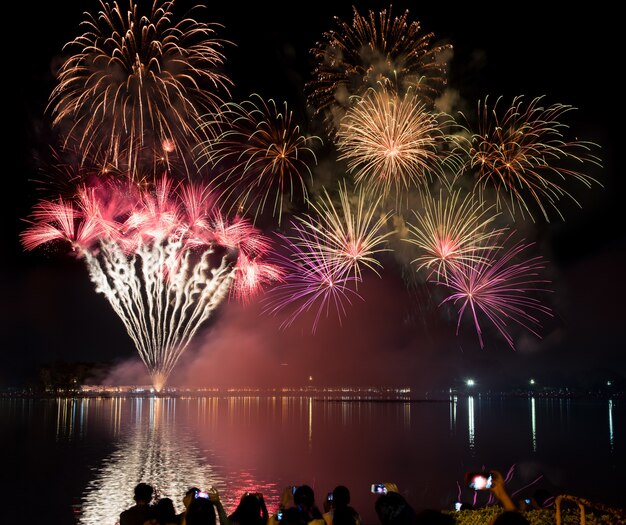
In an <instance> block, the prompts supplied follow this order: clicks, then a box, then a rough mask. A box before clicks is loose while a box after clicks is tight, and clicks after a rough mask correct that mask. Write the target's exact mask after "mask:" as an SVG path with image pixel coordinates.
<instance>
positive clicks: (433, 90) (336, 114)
mask: <svg viewBox="0 0 626 525" xmlns="http://www.w3.org/2000/svg"><path fill="white" fill-rule="evenodd" d="M353 11H354V18H353V20H352V24H349V23H347V22H344V21H342V20H340V19H339V18H337V17H335V23H336V26H337V27H336V29H333V30H332V31H328V32H326V33H324V34H323V37H322V40H321V41H320V42H318V43H317V44H316V46H315V47H314V48H313V49H312V50H311V54H312V55H313V58H314V60H315V62H316V66H315V70H314V72H313V80H311V81H310V82H309V83H308V84H307V86H306V91H307V94H308V100H309V103H310V104H311V106H313V107H314V108H315V109H316V111H317V112H322V113H325V114H326V117H327V120H328V122H329V124H331V123H333V124H336V122H337V121H339V120H340V119H341V117H342V116H343V115H344V113H345V111H346V110H347V109H348V108H349V107H350V103H351V99H350V97H351V96H353V95H362V94H363V93H364V92H365V91H366V90H367V88H369V87H373V86H376V85H378V84H379V83H381V84H383V85H384V86H385V87H386V88H387V89H389V90H392V91H395V92H397V93H399V94H403V93H404V92H405V91H406V90H407V89H412V90H413V92H415V93H417V94H418V96H419V98H420V100H422V101H423V102H424V103H426V104H429V103H430V102H432V100H434V98H436V97H437V96H438V94H439V93H440V91H441V89H442V87H443V86H444V85H445V83H446V68H447V64H446V60H445V55H446V54H447V53H449V52H450V51H451V49H452V46H450V45H447V44H444V45H432V44H431V41H432V40H433V38H434V35H433V34H432V33H425V32H423V31H422V28H421V24H420V23H419V22H417V21H410V20H409V18H408V17H409V12H408V11H405V12H404V13H403V14H402V15H400V16H395V17H394V16H392V14H391V8H390V9H389V12H387V10H386V9H383V10H382V11H380V13H378V14H377V13H375V12H374V11H371V10H370V11H369V12H368V14H367V15H361V14H359V12H358V11H357V9H356V8H355V7H354V8H353Z"/></svg>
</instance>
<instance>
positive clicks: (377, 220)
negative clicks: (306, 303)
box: [298, 185, 394, 283]
mask: <svg viewBox="0 0 626 525" xmlns="http://www.w3.org/2000/svg"><path fill="white" fill-rule="evenodd" d="M323 191H324V195H323V197H322V198H321V199H320V200H319V201H317V202H311V203H310V206H311V208H312V209H313V210H314V211H315V213H316V215H315V216H313V215H307V216H305V217H302V218H298V221H299V222H300V223H301V224H302V226H303V227H304V228H306V229H307V230H309V231H312V232H315V238H316V239H318V240H319V250H321V251H323V252H324V253H325V254H326V259H327V260H328V261H329V263H332V264H335V265H336V266H337V273H338V274H340V275H342V274H344V273H346V272H347V273H353V275H354V278H355V281H354V282H355V283H358V282H359V281H361V269H362V267H365V268H369V269H370V270H372V271H374V272H375V273H378V271H377V268H382V265H381V263H380V262H379V261H378V259H376V254H378V253H381V252H384V251H389V249H388V248H386V247H385V245H386V242H387V237H389V236H390V235H392V234H393V233H394V231H393V230H392V231H389V229H388V228H387V223H388V220H389V218H390V216H391V212H386V213H381V212H379V211H378V210H379V205H380V202H381V200H382V197H380V196H379V197H378V198H377V199H372V198H371V197H370V196H369V195H368V194H367V193H366V192H365V191H364V190H362V189H361V190H359V191H358V192H357V193H356V194H355V195H353V196H351V195H350V193H349V192H348V190H347V187H346V186H345V185H340V186H339V206H336V205H335V202H334V199H333V198H332V197H331V196H330V194H329V193H328V192H327V191H326V189H324V190H323Z"/></svg>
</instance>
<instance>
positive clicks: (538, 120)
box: [465, 97, 599, 220]
mask: <svg viewBox="0 0 626 525" xmlns="http://www.w3.org/2000/svg"><path fill="white" fill-rule="evenodd" d="M500 101H501V98H499V99H498V100H497V101H496V103H495V104H494V105H493V107H490V106H489V104H488V100H487V99H485V101H484V102H482V103H481V102H479V104H478V130H477V132H476V133H473V134H472V135H471V138H470V141H469V143H468V146H467V149H468V153H469V160H468V161H467V163H466V166H465V168H466V169H469V170H473V171H475V173H476V182H475V185H476V187H477V188H478V189H479V190H480V191H484V190H485V188H487V187H489V188H493V189H494V190H495V192H496V198H497V205H498V207H499V208H501V207H502V204H503V202H504V203H505V205H506V206H507V207H508V209H509V211H510V213H511V216H512V217H514V216H515V213H516V210H519V212H520V213H521V214H522V216H523V215H524V214H525V213H528V215H529V216H530V217H531V218H533V212H532V210H531V207H532V206H533V205H534V206H537V207H538V209H539V211H540V212H541V214H542V215H543V216H544V218H545V219H546V220H549V217H548V208H552V209H553V210H555V211H556V212H557V213H558V215H559V216H560V217H561V218H563V216H562V214H561V212H560V211H559V209H558V207H557V206H558V204H559V201H560V200H561V198H562V197H568V198H570V199H572V200H573V201H574V202H576V204H578V202H577V201H576V199H575V198H574V197H573V196H572V195H571V194H570V193H569V192H568V191H567V190H565V189H564V188H563V186H561V184H562V183H564V182H569V181H570V180H576V181H579V182H581V183H582V184H584V185H585V186H587V187H591V185H592V184H593V183H595V182H597V181H595V180H594V179H593V178H592V177H590V176H588V175H585V174H584V173H582V172H581V171H579V169H578V168H579V167H580V166H582V165H583V164H586V163H592V164H596V165H599V159H598V158H597V157H595V156H594V155H592V154H591V153H590V151H591V149H592V148H593V147H594V146H595V145H594V144H592V143H590V142H584V141H580V140H566V139H565V138H564V133H565V131H566V129H567V126H566V125H565V124H563V123H562V122H561V119H562V118H563V117H564V116H565V115H566V114H567V113H569V112H570V111H572V110H573V109H574V108H573V107H572V106H567V105H563V104H553V105H551V106H548V107H543V106H542V105H541V103H542V98H541V97H539V98H535V99H533V100H532V101H531V102H530V103H528V104H525V102H524V99H523V97H516V98H514V99H513V102H512V104H511V105H510V106H508V107H507V108H506V110H505V111H504V112H502V111H500V108H499V107H498V105H499V103H500ZM531 203H532V204H531Z"/></svg>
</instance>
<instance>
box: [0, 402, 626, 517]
mask: <svg viewBox="0 0 626 525" xmlns="http://www.w3.org/2000/svg"><path fill="white" fill-rule="evenodd" d="M625 405H626V403H625V402H624V400H593V401H583V400H567V399H540V398H537V399H535V398H528V399H526V398H488V397H484V396H483V397H480V396H474V397H458V398H457V397H452V398H450V399H444V400H442V401H433V402H408V401H397V402H373V401H353V400H344V401H341V400H324V399H319V398H313V397H241V396H237V397H225V396H224V397H221V396H214V397H190V398H184V397H177V398H174V397H172V398H167V397H145V398H133V397H120V398H91V399H88V398H78V399H69V398H68V399H62V398H59V399H46V400H31V399H0V423H1V425H0V438H1V439H0V445H1V447H0V448H1V451H0V459H1V460H2V466H3V473H2V475H1V476H0V478H1V480H0V483H1V490H2V494H3V496H4V497H5V498H6V500H5V501H6V502H7V507H8V511H9V516H8V519H7V523H29V522H32V523H36V522H38V521H41V518H42V517H43V516H45V517H46V518H45V520H43V521H44V522H45V523H49V524H53V525H56V524H68V525H72V524H76V523H80V524H84V525H95V524H98V525H100V524H102V525H107V524H110V525H114V524H115V522H116V520H117V518H118V516H119V513H120V512H121V511H122V510H124V509H125V508H127V507H128V506H130V505H131V504H132V503H133V502H132V491H133V487H134V486H135V485H136V484H137V483H138V482H139V481H145V482H148V483H150V484H152V485H154V486H155V487H156V488H157V490H158V492H159V494H160V495H161V496H162V497H165V496H167V497H170V498H172V499H173V500H174V502H175V504H176V505H177V509H178V510H181V505H182V503H181V499H182V496H183V494H184V492H185V490H186V489H187V488H188V487H190V486H197V487H200V488H208V487H209V486H214V487H216V488H218V490H219V491H220V493H221V495H222V499H223V500H224V502H225V507H226V510H227V512H230V511H232V510H233V509H234V506H235V505H236V501H237V500H238V498H239V497H240V496H241V494H242V493H243V492H245V491H260V492H262V493H263V494H264V495H265V497H266V500H267V502H268V507H269V510H270V512H272V511H273V510H274V508H275V507H276V506H277V503H278V499H279V494H280V492H281V491H282V489H283V487H284V486H286V485H298V484H305V483H306V484H309V485H311V486H312V487H313V488H314V489H315V492H316V499H317V501H318V503H319V504H320V506H321V502H322V500H323V499H324V498H325V495H326V494H327V492H328V491H330V490H332V489H333V487H334V486H336V485H338V484H343V485H347V486H348V487H349V488H350V490H351V493H352V504H353V506H354V507H355V508H356V509H357V510H358V511H359V512H360V513H361V515H362V517H363V519H364V522H365V523H366V524H373V523H377V520H376V516H375V514H374V502H375V498H376V496H375V495H373V494H371V493H370V485H371V484H372V483H378V482H395V483H396V484H397V485H398V486H399V489H400V492H402V493H403V494H404V495H405V497H406V498H407V499H408V500H409V502H410V503H411V504H412V505H413V506H414V507H415V508H416V509H421V508H424V507H435V508H452V506H453V504H454V501H456V500H457V499H458V498H459V489H458V485H457V482H459V483H461V482H462V479H463V475H464V473H465V472H466V471H468V470H481V469H482V468H483V467H484V468H485V469H497V470H500V471H501V472H502V473H503V474H506V473H507V472H508V471H509V469H510V468H511V467H513V466H514V468H515V470H514V473H513V476H512V479H511V481H510V483H509V484H508V487H509V491H510V492H516V491H518V490H520V489H522V490H521V491H520V492H519V493H518V494H517V495H516V497H517V498H523V497H526V496H527V495H528V497H529V496H530V495H531V494H532V491H533V490H534V489H535V488H537V487H541V488H547V489H548V490H550V491H551V492H552V493H553V494H555V495H556V494H558V493H569V494H575V495H579V496H585V497H587V498H589V499H591V500H593V501H598V502H602V503H605V504H608V505H615V506H622V507H624V506H626V504H625V503H626V499H625V494H626V482H625V481H624V479H625V477H626V473H625V469H624V467H626V417H625V415H626V408H625ZM539 477H541V479H540V480H539V481H538V482H537V483H535V484H533V485H532V486H531V487H529V488H527V489H523V487H524V486H526V485H528V484H530V483H532V482H533V481H535V480H536V479H537V478H539ZM473 496H474V493H473V491H470V490H468V489H465V488H463V490H461V493H460V498H461V499H462V500H464V501H470V500H471V499H472V498H473ZM478 496H479V498H478V503H479V504H481V503H485V502H486V494H482V493H481V494H478ZM12 513H14V514H12ZM3 514H4V517H7V516H6V512H4V511H3ZM0 521H3V519H2V520H0Z"/></svg>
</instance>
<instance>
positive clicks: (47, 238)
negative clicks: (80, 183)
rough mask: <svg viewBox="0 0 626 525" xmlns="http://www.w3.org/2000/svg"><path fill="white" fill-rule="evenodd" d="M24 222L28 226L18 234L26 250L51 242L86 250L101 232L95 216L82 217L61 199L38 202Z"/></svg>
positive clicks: (72, 206) (83, 215)
mask: <svg viewBox="0 0 626 525" xmlns="http://www.w3.org/2000/svg"><path fill="white" fill-rule="evenodd" d="M28 222H29V223H30V226H29V227H28V228H26V230H24V231H23V232H22V234H21V239H22V245H23V246H24V248H25V249H26V250H33V249H35V248H37V247H39V246H41V245H43V244H47V243H49V242H54V241H64V242H69V243H70V245H71V246H72V250H76V249H79V250H86V249H88V248H89V247H90V246H92V245H93V244H95V243H96V242H97V241H98V238H99V237H100V236H101V234H102V229H101V228H100V224H101V223H100V221H99V220H98V218H97V216H85V214H84V213H83V212H82V211H81V210H79V209H77V208H76V207H75V206H74V205H73V204H72V203H71V202H66V201H64V200H63V199H59V200H58V201H41V202H39V203H38V204H36V205H35V207H34V210H33V213H32V214H31V219H29V220H28Z"/></svg>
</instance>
